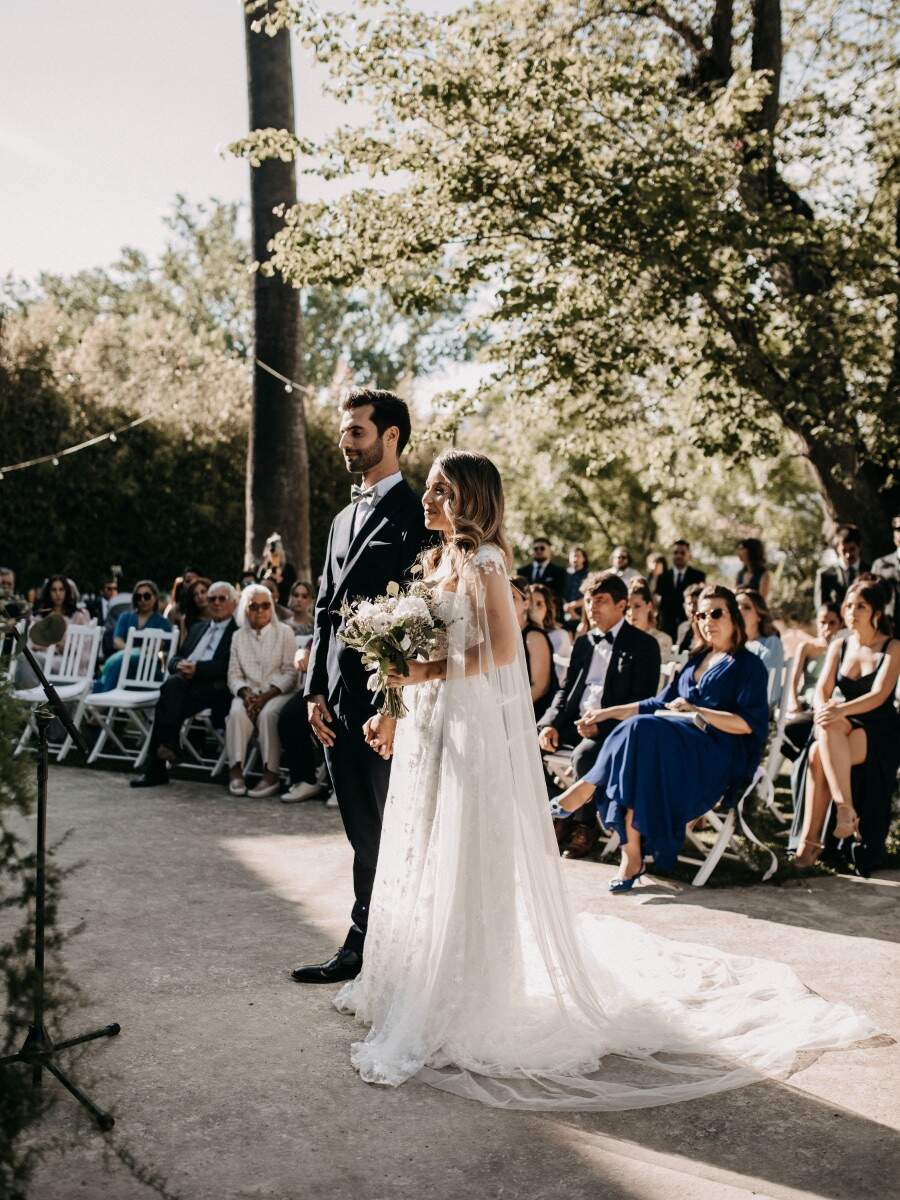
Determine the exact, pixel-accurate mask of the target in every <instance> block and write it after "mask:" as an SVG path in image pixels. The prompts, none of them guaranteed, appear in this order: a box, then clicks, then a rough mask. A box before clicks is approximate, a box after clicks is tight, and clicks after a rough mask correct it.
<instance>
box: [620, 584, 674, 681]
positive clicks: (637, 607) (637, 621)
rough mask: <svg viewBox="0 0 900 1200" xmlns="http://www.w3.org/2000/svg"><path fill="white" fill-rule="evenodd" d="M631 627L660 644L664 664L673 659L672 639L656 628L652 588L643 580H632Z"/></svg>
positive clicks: (629, 607) (628, 613)
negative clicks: (647, 634) (648, 635)
mask: <svg viewBox="0 0 900 1200" xmlns="http://www.w3.org/2000/svg"><path fill="white" fill-rule="evenodd" d="M625 619H626V620H627V621H628V624H629V625H633V626H634V628H635V629H640V630H641V632H642V633H649V634H650V636H651V637H652V638H655V639H656V641H657V642H658V643H659V653H660V657H661V658H662V661H663V662H668V660H669V659H670V658H671V657H672V639H671V638H670V637H669V635H668V634H667V633H663V631H662V630H661V629H657V628H656V609H655V608H654V607H653V597H652V595H651V594H650V588H649V587H648V586H647V584H646V583H644V581H643V580H638V579H635V580H632V582H631V584H630V586H629V588H628V607H627V610H626V618H625Z"/></svg>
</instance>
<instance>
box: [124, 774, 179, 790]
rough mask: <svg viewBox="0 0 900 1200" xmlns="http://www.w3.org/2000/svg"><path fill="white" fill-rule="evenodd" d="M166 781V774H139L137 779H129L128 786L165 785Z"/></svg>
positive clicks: (167, 779)
mask: <svg viewBox="0 0 900 1200" xmlns="http://www.w3.org/2000/svg"><path fill="white" fill-rule="evenodd" d="M168 782H169V777H168V775H139V776H138V777H137V779H131V780H129V783H128V786H129V787H135V788H145V787H165V785H166V784H167V783H168Z"/></svg>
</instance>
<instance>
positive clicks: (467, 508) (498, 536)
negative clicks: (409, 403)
mask: <svg viewBox="0 0 900 1200" xmlns="http://www.w3.org/2000/svg"><path fill="white" fill-rule="evenodd" d="M433 466H434V467H437V469H438V470H439V471H440V473H441V474H442V475H443V476H444V478H445V479H446V480H447V482H448V483H449V484H450V488H451V490H452V493H453V494H452V496H451V501H450V509H451V516H450V520H451V525H452V528H451V530H450V532H449V533H442V534H441V544H440V545H439V546H434V547H432V548H431V549H429V550H426V551H425V552H424V554H423V555H422V570H423V572H424V574H425V575H426V576H428V575H431V574H433V573H434V571H435V570H436V569H437V566H438V564H439V563H440V561H441V559H442V558H443V557H444V555H445V554H446V555H448V556H449V558H450V565H451V567H452V569H453V573H454V574H455V575H457V576H458V575H459V574H460V572H461V571H462V568H463V566H464V565H465V563H466V561H467V560H468V559H469V558H471V556H472V555H473V554H474V553H475V552H476V551H477V550H478V549H479V547H481V546H483V545H484V544H485V543H491V544H493V545H495V546H499V548H500V549H501V550H502V551H503V554H504V556H505V558H506V562H507V566H510V565H511V564H512V554H511V553H510V548H509V543H508V542H507V540H506V537H505V535H504V533H503V513H504V507H505V504H504V500H503V482H502V480H501V479H500V472H499V471H498V470H497V468H496V467H495V466H494V464H493V463H492V462H491V460H490V459H489V458H485V456H484V455H483V454H474V453H471V452H470V451H468V450H444V451H442V452H441V453H440V454H439V455H438V456H437V458H436V459H435V460H434V463H433Z"/></svg>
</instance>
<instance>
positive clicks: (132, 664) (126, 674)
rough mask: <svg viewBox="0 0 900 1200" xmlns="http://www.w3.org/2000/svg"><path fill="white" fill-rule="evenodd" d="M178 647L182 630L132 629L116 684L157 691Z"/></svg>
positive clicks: (125, 687)
mask: <svg viewBox="0 0 900 1200" xmlns="http://www.w3.org/2000/svg"><path fill="white" fill-rule="evenodd" d="M177 647H178V630H177V629H173V630H172V631H171V632H169V631H168V630H166V629H129V630H128V637H127V638H126V640H125V649H124V650H123V651H122V665H121V666H120V667H119V679H118V682H117V683H116V687H118V688H124V689H125V690H126V691H142V692H144V691H156V690H157V689H158V688H159V685H160V683H161V682H162V680H163V679H164V678H165V665H166V662H167V661H168V658H169V655H170V654H174V653H175V651H176V649H177Z"/></svg>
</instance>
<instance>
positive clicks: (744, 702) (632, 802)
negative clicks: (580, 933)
mask: <svg viewBox="0 0 900 1200" xmlns="http://www.w3.org/2000/svg"><path fill="white" fill-rule="evenodd" d="M697 622H698V627H699V630H700V633H701V636H702V638H703V642H702V645H701V646H700V648H699V649H698V650H697V651H696V652H695V653H694V654H693V655H692V656H691V658H690V659H689V660H688V662H687V663H685V665H684V666H683V667H682V669H681V670H680V671H679V672H678V674H677V675H676V677H675V678H674V679H673V680H672V682H671V683H670V684H669V685H668V686H667V687H666V688H664V689H663V691H662V692H660V694H659V695H658V696H656V697H655V698H653V699H651V700H642V701H640V702H639V703H637V704H620V705H617V706H616V707H614V708H607V709H601V710H597V711H595V712H591V713H587V714H585V720H590V721H592V722H593V721H608V720H615V721H621V722H622V724H621V725H619V726H618V728H616V729H614V730H613V732H612V733H611V734H610V735H609V737H608V738H607V739H606V742H605V743H604V745H603V749H602V750H601V751H600V756H599V757H598V759H597V762H596V764H595V765H594V767H593V769H592V770H590V771H588V773H587V774H586V775H585V777H584V778H583V779H581V780H579V781H578V783H576V784H573V786H572V787H570V788H569V789H568V791H565V792H563V794H562V795H561V796H558V797H557V803H558V805H559V806H560V807H561V808H564V809H566V810H567V811H569V812H572V811H574V809H576V808H579V807H580V806H581V805H582V804H585V803H586V802H587V801H588V800H589V799H590V797H591V795H592V794H593V793H594V791H595V789H596V791H597V808H598V810H599V812H600V816H601V818H602V820H603V822H604V824H605V825H607V826H609V827H612V828H615V829H617V830H618V832H619V836H620V837H621V839H622V861H621V863H620V865H619V874H618V876H617V878H616V879H614V880H612V881H611V882H610V885H609V887H610V891H612V892H624V891H630V890H631V888H632V886H633V885H634V881H635V880H636V879H637V878H638V877H639V876H640V875H642V874H643V870H644V854H645V853H649V854H652V855H653V861H654V863H655V865H656V866H657V867H659V868H660V869H661V870H667V869H669V868H670V867H671V866H672V864H673V863H674V861H675V859H676V857H677V855H678V851H679V849H680V848H681V845H682V843H683V842H684V835H685V827H686V825H687V824H688V822H689V821H693V820H694V819H695V818H696V817H700V816H702V815H703V814H704V813H705V812H708V811H709V809H711V808H712V807H713V806H714V805H715V804H716V803H717V802H718V801H719V800H720V799H721V798H722V796H723V795H724V794H725V793H726V792H728V791H729V790H731V789H732V788H735V787H740V786H742V785H743V786H746V784H747V783H749V781H750V779H751V778H752V776H753V774H754V772H755V770H756V768H757V766H758V765H759V760H760V758H761V756H762V752H763V748H764V746H765V741H766V735H767V732H768V725H769V709H768V700H767V696H766V685H767V682H768V677H767V672H766V669H765V667H764V666H763V664H762V662H761V661H760V659H759V658H758V657H757V656H756V655H755V654H751V653H750V651H749V650H747V649H745V643H746V640H747V634H746V630H745V629H744V621H743V618H742V616H741V613H740V610H739V609H738V607H737V603H736V601H735V598H734V594H733V593H732V592H731V591H730V590H729V589H728V588H726V587H706V588H704V589H703V592H702V593H701V596H700V603H699V608H698V611H697ZM666 718H668V719H666Z"/></svg>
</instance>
